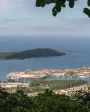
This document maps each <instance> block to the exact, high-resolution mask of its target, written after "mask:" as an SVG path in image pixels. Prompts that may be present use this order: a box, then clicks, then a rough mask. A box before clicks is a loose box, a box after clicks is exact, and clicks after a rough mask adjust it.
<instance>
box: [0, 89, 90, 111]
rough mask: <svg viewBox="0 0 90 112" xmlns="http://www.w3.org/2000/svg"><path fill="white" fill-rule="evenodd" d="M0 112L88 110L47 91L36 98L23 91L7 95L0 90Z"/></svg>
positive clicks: (82, 105) (78, 103)
mask: <svg viewBox="0 0 90 112" xmlns="http://www.w3.org/2000/svg"><path fill="white" fill-rule="evenodd" d="M89 97H90V96H89ZM88 101H90V99H89V100H88ZM0 112H90V108H89V107H87V105H85V104H81V102H79V100H73V98H71V97H69V96H66V95H59V94H54V93H53V91H51V90H48V89H47V90H45V92H44V93H39V94H38V96H36V97H29V96H27V95H25V94H24V93H23V91H17V92H16V93H7V92H6V91H4V90H2V89H0Z"/></svg>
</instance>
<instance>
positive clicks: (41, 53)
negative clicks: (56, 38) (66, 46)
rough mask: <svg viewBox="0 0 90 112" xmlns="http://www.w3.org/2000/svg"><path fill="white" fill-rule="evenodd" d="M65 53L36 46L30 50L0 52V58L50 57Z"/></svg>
mask: <svg viewBox="0 0 90 112" xmlns="http://www.w3.org/2000/svg"><path fill="white" fill-rule="evenodd" d="M66 54H67V53H64V52H59V51H56V50H53V49H49V48H37V49H32V50H25V51H19V52H0V59H1V60H2V59H3V60H9V59H29V58H37V57H51V56H62V55H66Z"/></svg>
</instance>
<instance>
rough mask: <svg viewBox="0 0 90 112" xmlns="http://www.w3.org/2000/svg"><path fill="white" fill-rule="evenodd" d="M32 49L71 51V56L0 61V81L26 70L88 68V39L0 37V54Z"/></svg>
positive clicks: (89, 58)
mask: <svg viewBox="0 0 90 112" xmlns="http://www.w3.org/2000/svg"><path fill="white" fill-rule="evenodd" d="M34 48H51V49H55V50H58V51H62V52H65V51H72V54H71V55H66V56H58V57H48V58H31V59H25V60H0V80H6V75H7V74H8V73H9V72H14V71H24V70H27V69H33V70H38V69H66V68H80V67H82V66H87V67H89V66H90V38H89V37H79V36H78V37H68V36H56V37H55V36H52V37H51V36H50V37H49V36H46V37H45V36H40V37H38V36H37V37H36V36H35V37H34V36H29V37H18V36H16V37H13V36H12V37H11V36H10V37H0V52H4V51H22V50H28V49H34Z"/></svg>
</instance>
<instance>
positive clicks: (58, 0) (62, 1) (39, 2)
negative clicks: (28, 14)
mask: <svg viewBox="0 0 90 112" xmlns="http://www.w3.org/2000/svg"><path fill="white" fill-rule="evenodd" d="M76 1H78V0H36V7H44V6H45V5H48V4H51V3H54V4H55V5H54V7H53V9H52V15H53V16H56V15H57V13H59V12H61V10H62V9H63V8H65V7H66V2H68V4H69V7H70V8H73V7H74V5H75V2H76ZM87 5H88V6H89V7H90V0H87ZM83 12H84V13H85V14H86V15H87V16H88V17H90V9H89V8H84V9H83Z"/></svg>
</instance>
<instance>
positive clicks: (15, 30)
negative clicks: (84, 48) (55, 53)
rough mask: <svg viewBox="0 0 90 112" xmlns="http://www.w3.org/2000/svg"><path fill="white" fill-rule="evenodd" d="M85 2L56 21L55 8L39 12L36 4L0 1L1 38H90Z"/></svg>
mask: <svg viewBox="0 0 90 112" xmlns="http://www.w3.org/2000/svg"><path fill="white" fill-rule="evenodd" d="M86 1H87V0H78V2H76V5H75V7H74V8H73V9H70V8H69V7H68V6H67V7H66V8H63V10H62V12H61V13H60V14H58V15H57V16H56V17H53V16H52V7H53V5H47V6H45V7H44V8H36V7H35V0H0V35H90V19H89V18H88V17H87V16H86V15H85V14H84V13H83V8H84V7H86V6H87V5H86Z"/></svg>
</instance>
